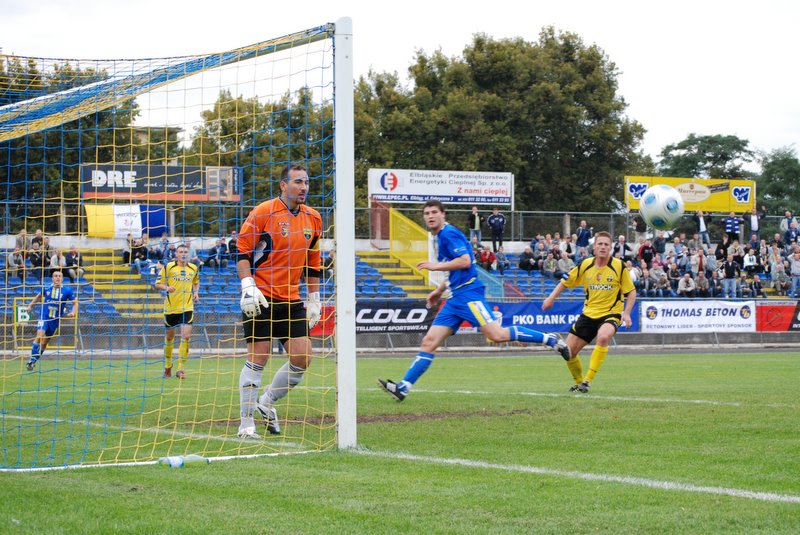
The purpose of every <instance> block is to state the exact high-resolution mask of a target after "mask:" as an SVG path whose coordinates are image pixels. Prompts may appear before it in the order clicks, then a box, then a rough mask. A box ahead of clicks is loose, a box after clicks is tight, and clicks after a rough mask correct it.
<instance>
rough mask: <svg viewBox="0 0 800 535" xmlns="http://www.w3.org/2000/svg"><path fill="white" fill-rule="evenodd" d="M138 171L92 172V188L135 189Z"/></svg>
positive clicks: (113, 170)
mask: <svg viewBox="0 0 800 535" xmlns="http://www.w3.org/2000/svg"><path fill="white" fill-rule="evenodd" d="M135 182H136V171H117V170H115V169H112V170H109V171H100V170H93V171H92V187H93V188H100V187H103V186H108V187H111V188H134V187H136V184H135Z"/></svg>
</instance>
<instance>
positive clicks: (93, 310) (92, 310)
mask: <svg viewBox="0 0 800 535" xmlns="http://www.w3.org/2000/svg"><path fill="white" fill-rule="evenodd" d="M81 309H82V310H83V312H84V313H86V314H94V315H98V316H99V315H100V314H102V313H103V310H102V309H101V308H100V307H99V306H97V305H95V304H94V303H87V304H86V307H84V306H83V305H81Z"/></svg>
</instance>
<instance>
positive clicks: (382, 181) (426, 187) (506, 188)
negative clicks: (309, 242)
mask: <svg viewBox="0 0 800 535" xmlns="http://www.w3.org/2000/svg"><path fill="white" fill-rule="evenodd" d="M367 178H368V180H369V195H370V196H371V197H372V198H373V199H375V200H377V201H383V202H389V203H422V202H425V201H427V200H428V199H438V200H440V201H442V202H443V203H446V204H476V205H477V204H491V205H512V199H513V197H514V175H512V174H511V173H493V172H477V171H474V172H473V171H427V170H423V171H420V170H413V169H370V170H369V171H368V173H367ZM512 207H513V206H512Z"/></svg>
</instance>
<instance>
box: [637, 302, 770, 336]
mask: <svg viewBox="0 0 800 535" xmlns="http://www.w3.org/2000/svg"><path fill="white" fill-rule="evenodd" d="M640 306H641V309H642V332H644V333H711V332H717V333H719V332H755V330H756V306H755V301H705V300H703V301H695V300H691V301H690V300H687V301H642V302H641V303H640Z"/></svg>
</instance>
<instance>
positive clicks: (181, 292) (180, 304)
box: [155, 244, 200, 379]
mask: <svg viewBox="0 0 800 535" xmlns="http://www.w3.org/2000/svg"><path fill="white" fill-rule="evenodd" d="M188 256H189V248H188V247H186V245H184V244H181V245H179V246H178V247H177V248H176V249H175V260H172V261H170V262H167V264H166V265H165V266H164V267H163V268H161V272H160V273H159V274H158V279H156V285H155V286H156V289H157V290H161V291H164V292H167V296H166V297H165V298H164V327H165V328H166V334H165V336H164V377H172V350H173V347H174V344H175V329H176V328H177V327H178V326H180V328H181V345H180V347H179V348H178V370H177V372H176V373H175V377H177V378H178V379H185V378H186V372H185V371H184V369H183V367H184V366H185V365H186V359H188V358H189V342H190V341H191V339H192V321H193V320H194V304H195V303H196V302H198V301H199V300H200V276H199V268H198V267H197V266H196V265H194V264H192V263H191V262H189V261H188Z"/></svg>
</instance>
